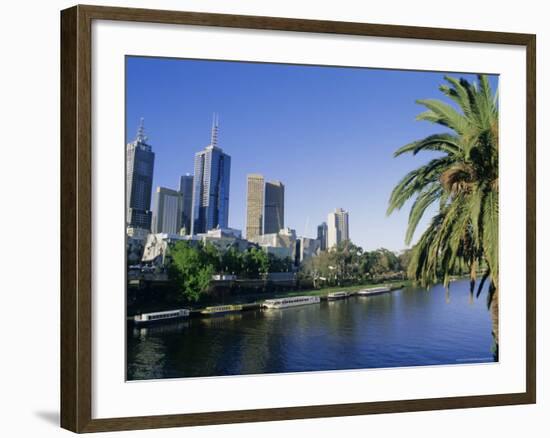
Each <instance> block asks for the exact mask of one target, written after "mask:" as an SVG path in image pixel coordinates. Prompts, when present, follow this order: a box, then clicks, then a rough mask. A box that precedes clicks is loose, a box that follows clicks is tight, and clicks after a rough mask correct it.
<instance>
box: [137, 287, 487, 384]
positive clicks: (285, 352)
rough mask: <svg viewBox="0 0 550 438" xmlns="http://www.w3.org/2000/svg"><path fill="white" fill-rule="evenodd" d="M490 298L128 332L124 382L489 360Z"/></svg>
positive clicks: (263, 313) (384, 303)
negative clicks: (126, 380)
mask: <svg viewBox="0 0 550 438" xmlns="http://www.w3.org/2000/svg"><path fill="white" fill-rule="evenodd" d="M491 345H492V337H491V319H490V314H489V312H488V310H487V304H486V292H484V293H482V294H481V296H480V297H479V298H477V299H475V298H474V299H473V301H472V300H470V295H469V291H468V282H467V281H459V282H455V283H452V285H451V292H450V297H448V299H447V297H446V295H445V291H444V289H443V288H442V287H441V286H436V287H434V288H432V289H431V290H430V291H426V290H423V289H417V288H405V289H402V290H399V291H395V292H392V293H388V294H384V295H377V296H374V297H352V298H349V299H347V300H341V301H335V302H328V303H327V302H322V303H321V304H314V305H308V306H303V307H294V308H287V309H280V310H275V309H270V310H257V311H248V312H242V313H236V314H227V315H224V316H218V317H211V318H198V319H191V320H189V321H185V322H180V323H171V324H167V325H163V326H157V327H153V328H144V329H132V328H129V329H128V334H127V348H128V354H127V358H128V375H127V377H128V379H129V380H138V379H159V378H176V377H199V376H221V375H232V374H259V373H282V372H296V371H321V370H339V369H357V368H380V367H397V366H419V365H440V364H459V363H480V362H492V361H493V357H492V354H491Z"/></svg>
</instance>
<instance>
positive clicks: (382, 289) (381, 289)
mask: <svg viewBox="0 0 550 438" xmlns="http://www.w3.org/2000/svg"><path fill="white" fill-rule="evenodd" d="M390 291H391V289H390V288H389V287H371V288H370V289H361V290H360V291H358V292H357V295H359V296H363V297H366V296H369V295H378V294H383V293H386V292H390Z"/></svg>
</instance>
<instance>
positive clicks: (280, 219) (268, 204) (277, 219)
mask: <svg viewBox="0 0 550 438" xmlns="http://www.w3.org/2000/svg"><path fill="white" fill-rule="evenodd" d="M284 227H285V186H284V185H283V183H282V182H280V181H268V182H266V183H265V215H264V234H271V233H278V232H279V230H282V229H283V228H284Z"/></svg>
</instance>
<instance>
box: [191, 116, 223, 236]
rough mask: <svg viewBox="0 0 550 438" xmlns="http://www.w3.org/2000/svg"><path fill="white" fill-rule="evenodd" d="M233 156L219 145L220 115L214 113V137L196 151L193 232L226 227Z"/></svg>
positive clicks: (204, 231)
mask: <svg viewBox="0 0 550 438" xmlns="http://www.w3.org/2000/svg"><path fill="white" fill-rule="evenodd" d="M230 172H231V157H230V156H229V155H227V154H226V153H224V152H223V150H222V149H220V148H219V147H218V119H217V117H216V116H214V121H213V123H212V136H211V141H210V144H209V145H208V146H206V148H204V150H202V151H200V152H197V153H196V154H195V177H194V179H193V214H192V221H191V234H198V233H206V232H207V231H208V230H211V229H213V228H217V227H219V228H227V227H228V226H227V223H228V218H229V177H230Z"/></svg>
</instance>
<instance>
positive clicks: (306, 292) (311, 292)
mask: <svg viewBox="0 0 550 438" xmlns="http://www.w3.org/2000/svg"><path fill="white" fill-rule="evenodd" d="M412 285H413V283H412V281H411V280H399V281H393V282H389V281H386V282H380V283H364V284H360V285H352V286H329V287H325V288H320V289H294V290H288V291H273V292H260V293H249V294H238V295H228V296H227V297H226V298H225V299H222V300H220V301H212V302H208V303H206V304H208V306H220V305H231V304H248V305H258V306H259V305H260V304H261V303H262V302H263V301H265V300H269V299H275V298H288V297H295V296H319V297H321V300H324V299H327V296H328V294H330V293H332V292H339V291H346V292H350V293H352V294H353V293H356V292H358V291H360V290H362V289H371V288H377V287H387V288H388V289H390V291H389V292H393V291H396V290H400V289H403V288H405V287H409V286H412ZM185 307H186V308H188V309H189V310H191V314H192V315H194V316H197V314H199V313H200V311H201V310H203V309H204V308H205V307H206V306H205V303H196V304H190V303H188V304H186V305H185ZM251 308H257V307H251ZM172 309H173V307H170V308H167V306H166V305H165V304H164V305H161V306H158V305H155V303H151V305H148V306H144V308H141V309H140V312H139V313H149V312H161V311H168V310H172ZM243 310H248V309H247V308H243ZM134 314H136V315H137V314H138V313H130V312H129V313H128V315H127V319H129V320H131V319H133V317H134Z"/></svg>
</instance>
